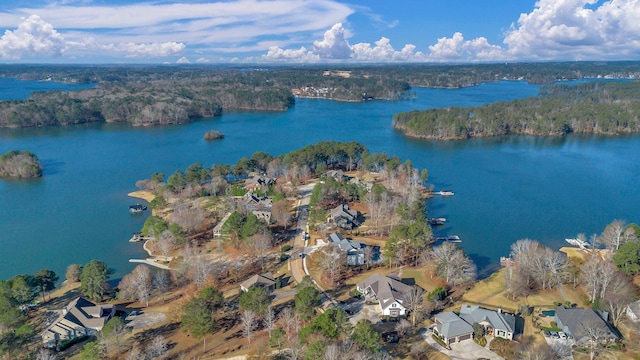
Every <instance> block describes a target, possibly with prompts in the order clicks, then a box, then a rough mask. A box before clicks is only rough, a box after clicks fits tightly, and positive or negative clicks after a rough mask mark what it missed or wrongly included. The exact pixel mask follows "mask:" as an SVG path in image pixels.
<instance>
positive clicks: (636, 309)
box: [627, 300, 640, 321]
mask: <svg viewBox="0 0 640 360" xmlns="http://www.w3.org/2000/svg"><path fill="white" fill-rule="evenodd" d="M627 317H628V318H629V319H631V321H638V320H640V300H638V301H635V302H632V303H631V304H629V305H627Z"/></svg>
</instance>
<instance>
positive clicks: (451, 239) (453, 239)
mask: <svg viewBox="0 0 640 360" xmlns="http://www.w3.org/2000/svg"><path fill="white" fill-rule="evenodd" d="M436 241H446V242H452V243H461V242H462V240H461V239H460V236H458V235H447V236H440V237H437V238H436Z"/></svg>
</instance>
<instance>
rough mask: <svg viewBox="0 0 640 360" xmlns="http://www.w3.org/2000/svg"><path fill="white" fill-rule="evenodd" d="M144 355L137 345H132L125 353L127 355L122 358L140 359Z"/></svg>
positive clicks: (126, 359) (127, 359)
mask: <svg viewBox="0 0 640 360" xmlns="http://www.w3.org/2000/svg"><path fill="white" fill-rule="evenodd" d="M144 358H145V356H144V354H143V353H142V350H140V348H139V347H137V346H134V347H133V349H131V350H130V351H129V353H128V354H127V356H126V357H125V358H124V359H125V360H141V359H144Z"/></svg>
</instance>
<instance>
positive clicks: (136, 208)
mask: <svg viewBox="0 0 640 360" xmlns="http://www.w3.org/2000/svg"><path fill="white" fill-rule="evenodd" d="M145 210H147V207H146V206H144V205H142V204H135V205H129V212H130V213H132V214H140V213H142V212H143V211H145Z"/></svg>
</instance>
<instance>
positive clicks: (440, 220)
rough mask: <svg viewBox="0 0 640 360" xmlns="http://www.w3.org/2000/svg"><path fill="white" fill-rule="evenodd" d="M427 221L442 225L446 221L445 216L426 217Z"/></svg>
mask: <svg viewBox="0 0 640 360" xmlns="http://www.w3.org/2000/svg"><path fill="white" fill-rule="evenodd" d="M427 222H428V223H429V224H431V225H444V223H445V222H447V218H443V217H440V218H428V219H427Z"/></svg>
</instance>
